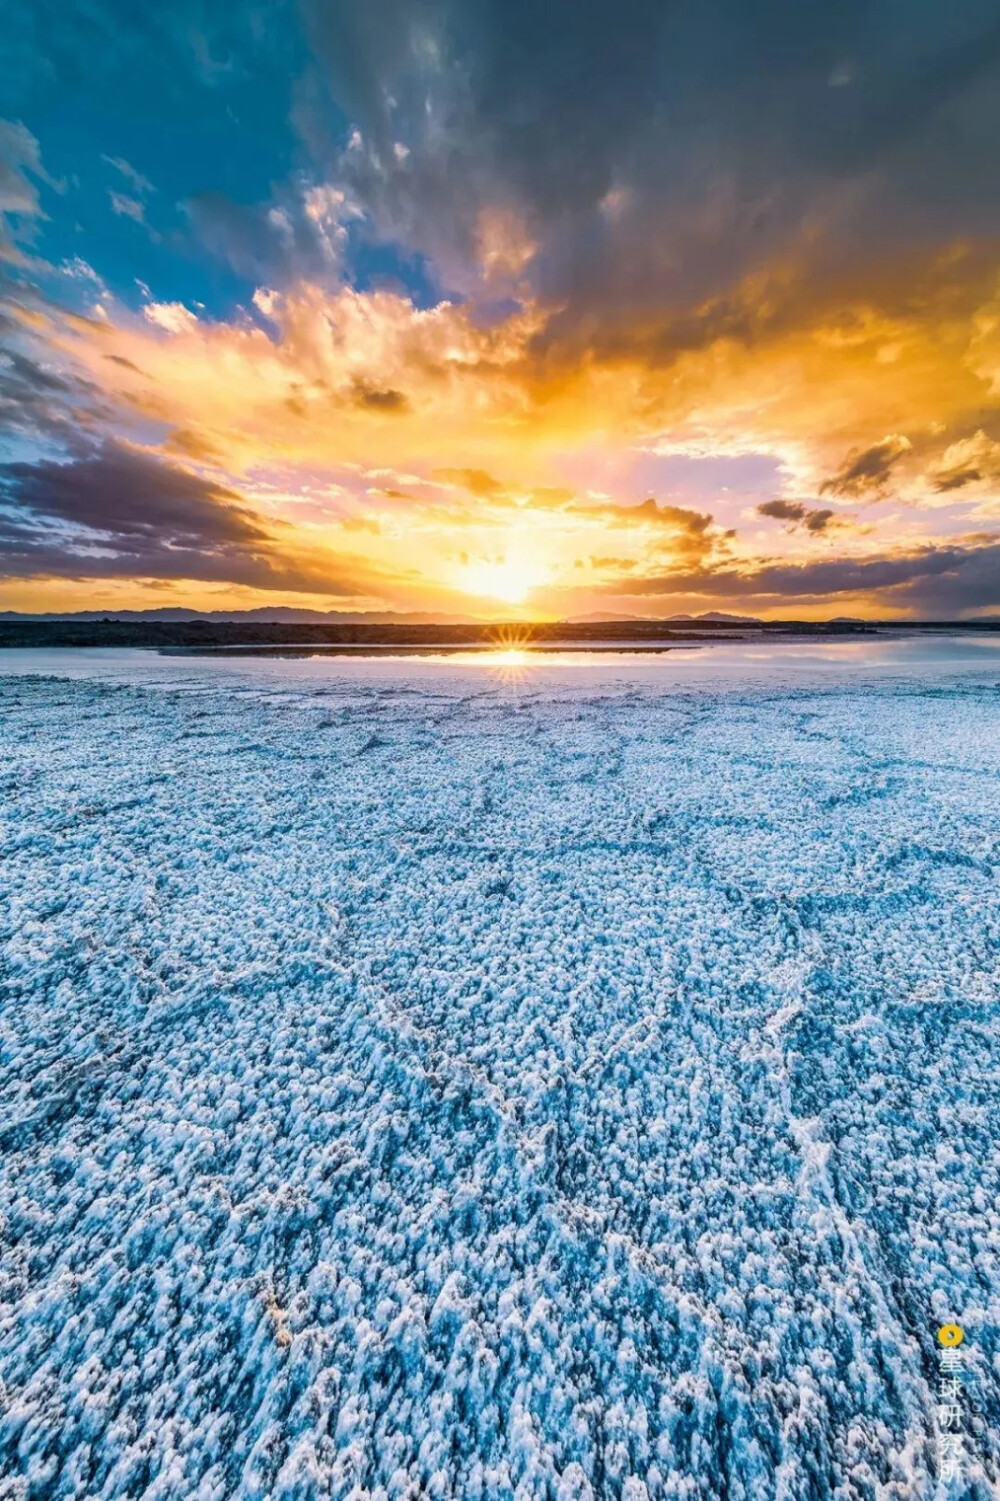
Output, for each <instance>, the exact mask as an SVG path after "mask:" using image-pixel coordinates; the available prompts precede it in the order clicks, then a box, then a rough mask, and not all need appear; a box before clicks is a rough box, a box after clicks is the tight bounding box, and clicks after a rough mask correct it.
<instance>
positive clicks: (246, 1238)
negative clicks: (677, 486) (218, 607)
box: [0, 648, 1000, 1501]
mask: <svg viewBox="0 0 1000 1501" xmlns="http://www.w3.org/2000/svg"><path fill="white" fill-rule="evenodd" d="M935 650H936V648H934V649H932V650H931V651H930V653H929V654H926V653H925V655H924V656H922V657H921V656H919V655H918V658H917V659H915V660H914V659H913V658H912V654H911V656H910V657H907V656H906V653H905V652H904V653H903V654H902V656H901V655H900V654H899V653H897V654H896V655H895V656H894V657H891V659H890V660H888V661H880V660H878V659H877V654H876V657H875V658H874V659H871V658H862V659H860V660H854V659H849V658H847V657H845V658H842V659H841V660H840V663H839V664H838V662H837V660H836V659H834V660H833V661H832V662H831V661H830V660H825V659H824V660H820V658H818V657H817V656H816V654H815V653H813V654H812V655H811V656H810V655H809V654H808V653H807V654H806V657H805V658H801V659H791V658H788V659H785V660H784V661H782V662H779V663H778V664H777V665H775V664H774V663H772V662H769V661H765V660H762V659H760V657H759V656H758V657H756V658H753V659H750V658H749V657H747V656H745V657H744V659H743V660H742V661H740V660H739V657H738V654H737V658H736V659H734V658H733V657H732V654H730V657H729V658H728V659H727V658H725V655H724V654H723V657H722V658H721V659H720V657H719V656H718V655H716V657H715V658H714V659H713V660H712V661H711V662H709V661H708V659H707V657H706V656H705V654H701V656H700V657H697V658H696V657H695V655H694V654H691V655H690V656H688V657H686V658H685V661H684V663H679V662H678V661H676V660H670V661H666V660H664V661H660V660H657V661H656V662H653V663H650V662H649V661H645V660H644V661H643V662H641V663H639V662H636V663H628V662H625V661H624V660H623V661H620V662H618V663H617V664H608V663H603V664H601V665H600V666H599V667H596V668H594V667H590V666H584V667H583V668H581V670H580V671H579V672H578V673H576V674H575V675H574V672H573V669H572V667H571V666H568V665H567V664H562V665H560V666H558V667H556V666H545V667H532V668H530V669H529V670H528V671H527V672H526V674H525V676H524V677H523V678H522V679H521V680H520V681H515V682H507V681H502V682H497V681H495V680H494V679H493V678H492V677H491V676H490V675H489V674H488V672H485V671H484V670H483V668H482V665H481V664H480V665H479V666H478V667H475V668H473V667H468V668H463V667H461V666H457V665H455V664H454V663H451V664H449V665H447V666H441V667H440V668H436V667H433V666H431V665H430V664H414V663H412V662H410V663H406V664H396V665H395V666H394V665H393V664H388V663H384V662H383V663H378V664H368V665H366V664H363V663H351V664H350V665H349V666H345V665H344V664H343V663H339V662H336V661H334V662H331V661H329V660H326V661H322V662H318V663H308V662H306V663H302V662H296V663H285V664H280V663H273V662H268V663H253V662H241V663H240V664H238V665H234V664H222V665H221V666H220V665H219V664H218V663H216V662H212V663H211V664H200V663H197V662H193V661H192V660H190V659H172V660H166V659H157V658H148V657H146V656H145V655H144V654H124V653H118V654H109V655H108V656H107V657H106V658H100V659H98V658H96V657H93V656H91V657H89V658H84V657H82V656H81V655H80V654H75V655H73V656H72V657H70V656H69V655H68V654H61V655H60V654H54V655H53V656H48V655H47V654H34V655H27V656H25V657H21V658H19V657H18V654H15V653H11V654H10V657H9V659H5V662H8V663H9V666H8V671H9V672H10V675H8V676H6V677H5V678H3V680H2V681H0V715H2V729H0V753H2V760H0V791H2V803H0V808H2V818H0V944H2V948H0V963H2V969H0V981H2V991H0V1086H2V1096H0V1153H2V1158H0V1235H2V1245H0V1376H2V1381H3V1390H2V1393H0V1474H2V1476H3V1479H2V1480H0V1497H3V1498H4V1501H15V1498H17V1501H21V1498H26V1497H30V1498H45V1501H48V1498H53V1501H56V1498H67V1497H74V1498H77V1497H79V1498H84V1497H86V1498H98V1497H100V1498H110V1497H126V1496H128V1497H145V1498H149V1501H152V1498H175V1497H177V1498H188V1497H192V1498H199V1501H208V1498H213V1501H216V1498H219V1501H221V1498H229V1497H281V1498H292V1497H295V1498H307V1497H353V1498H358V1501H360V1498H362V1497H371V1498H375V1497H378V1498H388V1497H393V1498H398V1497H411V1498H416V1497H423V1496H429V1497H463V1498H464V1497H518V1498H525V1501H527V1498H535V1497H556V1498H560V1501H571V1498H577V1497H587V1496H593V1497H624V1498H628V1501H639V1498H642V1497H646V1496H648V1497H651V1498H657V1497H673V1498H677V1497H684V1498H693V1497H719V1498H723V1497H725V1498H727V1501H736V1498H749V1501H758V1498H759V1501H771V1498H775V1497H781V1498H803V1501H812V1498H821V1497H831V1498H835V1501H855V1498H871V1501H875V1498H878V1501H887V1498H898V1501H903V1498H907V1501H909V1498H914V1497H916V1498H920V1497H930V1496H934V1495H939V1494H940V1495H944V1494H947V1495H948V1496H950V1497H958V1496H961V1497H963V1498H972V1497H976V1498H980V1497H987V1496H991V1495H995V1494H996V1475H997V1465H998V1462H1000V1405H998V1399H997V1385H996V1383H997V1376H998V1373H1000V1355H998V1349H997V1315H998V1301H1000V1299H998V1285H1000V1284H998V1259H1000V1257H998V1251H1000V1235H998V1227H1000V1209H998V1202H1000V1183H998V1178H1000V1158H998V1151H997V1148H998V1139H1000V1111H998V1110H997V1102H996V1095H997V1083H998V1061H1000V1044H998V1026H997V1011H996V1006H997V998H998V993H1000V991H998V981H1000V947H998V944H1000V895H998V890H997V880H996V874H997V870H998V869H1000V658H998V657H997V656H996V655H992V656H991V655H990V653H989V651H988V650H987V649H986V648H984V649H983V653H982V654H981V655H979V656H977V655H976V653H975V652H973V653H972V655H971V657H967V658H962V659H961V660H960V661H959V660H957V659H956V660H952V659H951V658H949V657H948V656H947V654H945V655H944V656H942V655H940V654H939V655H938V656H936V657H935V656H934V651H935ZM43 656H44V661H40V660H39V658H42V657H43ZM56 657H58V660H56ZM720 661H721V663H722V665H721V666H720V665H719V664H720ZM851 661H853V665H850V663H851ZM845 663H846V664H848V665H845ZM3 666H4V662H0V668H2V667H3ZM39 670H41V671H42V672H43V673H45V674H47V675H44V676H40V675H38V673H39ZM17 673H23V675H16V674H17ZM70 674H73V676H70ZM949 1318H957V1319H959V1320H960V1321H961V1323H962V1324H963V1325H964V1326H965V1328H966V1329H967V1331H968V1343H967V1350H968V1355H967V1368H968V1371H969V1376H970V1387H969V1392H970V1398H972V1399H974V1400H970V1401H969V1403H968V1406H967V1411H966V1413H965V1422H964V1429H965V1434H966V1449H967V1453H968V1459H967V1461H966V1464H965V1469H964V1478H963V1480H962V1481H961V1482H958V1483H956V1484H953V1485H951V1486H950V1487H948V1488H947V1489H946V1488H944V1487H941V1486H939V1485H938V1483H937V1482H936V1480H935V1478H934V1472H935V1459H934V1404H935V1400H936V1397H935V1381H936V1363H935V1358H934V1342H933V1336H934V1330H935V1327H936V1324H937V1322H938V1321H944V1320H945V1319H949ZM974 1409H975V1410H974Z"/></svg>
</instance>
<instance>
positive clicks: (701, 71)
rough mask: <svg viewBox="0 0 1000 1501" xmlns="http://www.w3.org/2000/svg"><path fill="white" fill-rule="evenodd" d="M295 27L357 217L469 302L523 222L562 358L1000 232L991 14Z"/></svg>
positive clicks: (415, 10) (352, 10)
mask: <svg viewBox="0 0 1000 1501" xmlns="http://www.w3.org/2000/svg"><path fill="white" fill-rule="evenodd" d="M306 14H307V18H308V25H309V32H310V36H311V39H312V42H313V45H314V48H315V50H316V52H317V55H318V56H319V57H320V58H321V59H322V61H323V63H324V65H325V68H326V70H327V76H328V78H329V83H330V88H331V91H332V94H333V95H334V97H335V98H336V99H337V100H338V102H339V103H340V104H341V105H342V107H343V108H344V109H345V110H346V111H347V113H348V115H349V117H350V118H351V120H352V121H354V122H355V123H356V124H357V125H358V127H359V128H360V131H361V133H362V138H363V144H362V145H361V146H360V147H358V148H357V149H355V150H353V151H349V152H348V153H347V157H346V161H347V164H348V170H349V172H350V173H352V174H353V181H354V182H355V185H356V187H357V191H358V195H359V197H360V198H361V199H362V201H364V202H365V203H366V204H367V205H368V206H369V207H370V208H371V209H372V211H373V212H374V213H375V215H376V217H377V218H379V219H380V220H381V222H382V224H383V226H384V227H385V229H386V231H387V232H389V233H392V234H395V235H398V236H400V237H402V238H406V239H408V240H409V241H411V242H413V243H416V244H417V245H418V246H419V248H421V249H424V250H426V251H428V252H429V253H431V254H432V255H434V256H436V258H437V260H438V262H439V264H440V265H442V266H443V267H444V268H445V272H446V273H447V274H450V275H451V276H452V277H453V278H459V279H460V277H461V275H462V268H463V266H467V264H468V262H469V260H470V258H471V257H472V256H473V255H474V253H475V247H476V225H477V214H478V212H479V210H480V209H481V208H482V207H483V206H484V205H487V204H501V205H507V206H510V207H512V208H513V209H515V210H517V211H519V212H520V213H521V214H522V215H523V218H524V222H525V228H526V230H527V232H528V233H529V235H530V236H531V237H532V239H533V240H534V242H535V244H536V245H537V253H536V254H535V257H534V260H533V262H532V263H531V266H530V275H531V277H532V279H533V281H534V283H535V286H536V288H537V289H538V290H539V291H540V292H541V294H542V296H543V297H544V298H546V299H547V300H548V301H550V302H551V303H553V304H555V303H559V304H561V305H563V306H564V309H565V311H564V313H563V316H562V319H561V320H560V321H558V322H556V323H554V324H553V325H552V326H551V328H550V331H549V333H550V338H551V337H555V336H557V335H558V336H562V337H563V338H572V339H575V341H576V342H577V343H579V341H580V339H581V338H585V339H587V340H589V341H591V342H593V343H597V344H600V343H601V342H602V341H603V340H604V339H606V338H611V337H612V335H614V337H616V338H617V339H618V340H619V341H621V340H623V339H625V338H627V330H626V329H625V328H624V327H623V322H622V320H623V318H625V317H627V315H629V314H631V315H633V316H635V317H640V316H641V315H642V314H643V312H646V313H649V312H653V313H655V314H656V315H657V316H661V315H662V314H663V313H664V310H665V309H667V308H671V309H672V310H673V314H674V315H675V316H676V315H678V314H679V313H680V312H681V311H682V310H683V309H684V308H685V307H689V306H691V305H692V304H694V305H699V306H700V305H701V304H702V303H704V302H706V300H708V301H710V300H711V299H713V298H717V297H719V296H720V295H722V294H723V293H724V292H725V290H726V289H727V288H728V287H730V286H731V285H732V284H733V282H734V280H735V279H737V278H738V277H739V276H740V274H741V273H743V272H745V271H747V270H748V269H751V268H753V267H756V266H759V265H760V264H762V263H763V262H764V261H766V260H767V259H768V258H769V257H773V256H774V255H775V254H777V253H780V252H782V251H787V250H789V249H790V248H792V249H796V250H798V252H800V253H801V254H802V255H804V256H808V257H811V258H812V260H813V261H814V263H815V264H816V266H817V268H818V269H819V268H822V269H823V270H825V271H827V272H829V271H831V270H836V269H837V268H842V267H843V266H844V264H845V263H848V262H853V261H856V260H859V259H865V258H867V259H869V260H870V259H871V257H872V256H873V255H878V254H880V253H882V252H883V251H884V252H888V251H891V250H892V249H894V248H899V247H900V246H901V245H904V244H906V243H907V242H908V241H910V240H911V239H912V238H913V237H914V236H915V235H917V234H919V237H920V241H921V243H922V244H927V243H933V242H935V240H940V241H942V242H943V241H950V240H953V239H955V238H957V237H960V236H972V235H977V234H984V233H991V232H994V231H996V230H997V229H998V228H1000V201H998V200H997V195H996V193H995V190H994V185H993V172H994V167H993V160H994V151H995V145H994V143H995V140H996V136H997V133H998V129H1000V89H998V88H997V87H996V84H997V77H998V65H1000V18H998V15H997V12H996V7H995V5H993V4H987V3H985V0H957V3H956V4H954V5H950V6H948V7H943V6H940V5H936V4H933V3H931V0H918V3H914V4H912V5H910V6H907V8H906V16H905V23H903V22H902V21H901V16H900V12H899V10H898V7H897V6H896V5H894V4H892V3H890V0H846V3H844V4H838V5H831V4H827V3H822V4H821V3H817V0H813V3H793V0H762V3H760V4H756V5H748V4H747V3H746V0H709V3H704V0H700V3H695V0H623V3H621V4H617V3H616V4H612V3H589V4H579V3H573V0H552V3H549V4H545V5H540V4H538V3H537V0H414V3H409V4H407V5H405V6H404V5H402V4H400V3H399V0H306ZM398 146H402V147H405V148H406V149H405V151H399V150H397V147H398ZM848 189H850V191H849V192H848V191H847V190H848ZM834 209H835V212H834ZM704 312H705V316H707V317H709V318H710V320H713V322H715V323H717V322H718V321H719V308H718V306H714V307H706V308H705V310H704ZM695 321H696V322H698V319H697V318H696V320H695ZM722 321H723V323H724V324H725V322H726V318H725V317H723V320H722ZM674 333H675V334H677V335H678V336H683V337H684V338H686V340H687V342H688V343H694V342H697V341H698V339H699V330H698V328H696V327H692V328H689V329H687V331H686V333H685V331H684V329H683V328H680V329H675V330H674ZM709 336H711V335H709Z"/></svg>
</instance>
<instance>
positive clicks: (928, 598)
mask: <svg viewBox="0 0 1000 1501" xmlns="http://www.w3.org/2000/svg"><path fill="white" fill-rule="evenodd" d="M614 592H616V593H619V594H624V593H627V594H628V595H634V596H637V597H648V596H654V597H655V596H666V595H678V596H685V595H695V596H698V597H703V598H710V599H713V600H719V601H721V600H740V601H742V602H743V603H744V604H746V605H748V606H749V605H752V606H755V607H756V608H759V609H768V610H773V609H775V608H779V609H780V608H782V607H786V608H788V609H794V607H795V604H796V602H799V603H803V604H808V605H814V604H817V603H820V604H827V605H829V607H830V608H831V609H833V608H835V607H836V604H837V600H838V599H843V598H844V597H846V598H848V599H850V600H852V601H863V602H865V604H866V605H867V607H868V608H869V609H883V610H885V609H891V610H902V611H907V612H909V613H916V614H918V615H926V616H937V617H939V618H949V617H953V616H960V615H967V614H974V613H975V612H976V611H982V610H990V609H994V608H996V607H998V606H1000V540H998V539H997V538H996V537H994V536H992V535H987V534H984V535H977V536H974V537H969V538H965V539H962V540H959V541H956V542H954V543H949V544H947V545H941V546H931V545H928V546H922V547H916V548H909V549H901V550H899V551H896V552H893V553H886V554H876V555H874V556H866V557H855V558H829V559H826V558H825V559H823V560H822V561H818V562H805V563H792V562H788V563H783V562H772V563H763V564H761V563H759V562H756V561H748V562H745V563H741V564H737V565H733V566H724V567H720V568H714V569H698V570H694V571H686V570H683V569H676V570H672V571H670V572H665V573H661V574H657V575H652V576H647V577H645V578H642V579H633V580H632V581H631V582H630V583H629V584H628V586H627V589H622V588H619V587H615V589H614Z"/></svg>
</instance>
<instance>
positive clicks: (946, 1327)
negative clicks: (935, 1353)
mask: <svg viewBox="0 0 1000 1501" xmlns="http://www.w3.org/2000/svg"><path fill="white" fill-rule="evenodd" d="M964 1338H965V1330H964V1329H963V1328H962V1326H961V1324H942V1325H941V1328H940V1329H939V1330H938V1344H939V1345H947V1346H948V1348H949V1349H951V1350H953V1349H954V1348H955V1346H956V1345H960V1344H961V1343H962V1341H963V1339H964Z"/></svg>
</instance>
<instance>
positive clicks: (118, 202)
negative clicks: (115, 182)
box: [108, 188, 146, 224]
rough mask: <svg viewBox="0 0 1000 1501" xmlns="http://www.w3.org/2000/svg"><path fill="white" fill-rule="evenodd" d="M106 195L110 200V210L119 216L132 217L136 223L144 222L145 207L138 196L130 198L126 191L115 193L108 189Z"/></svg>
mask: <svg viewBox="0 0 1000 1501" xmlns="http://www.w3.org/2000/svg"><path fill="white" fill-rule="evenodd" d="M108 197H109V198H110V200H111V210H112V212H113V213H115V214H118V215H119V216H120V217H124V218H126V219H134V220H135V222H136V223H137V224H145V222H146V209H145V205H144V204H142V203H140V202H139V200H138V198H130V197H129V196H128V194H127V193H116V192H115V191H114V189H113V188H112V189H110V190H109V192H108Z"/></svg>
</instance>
